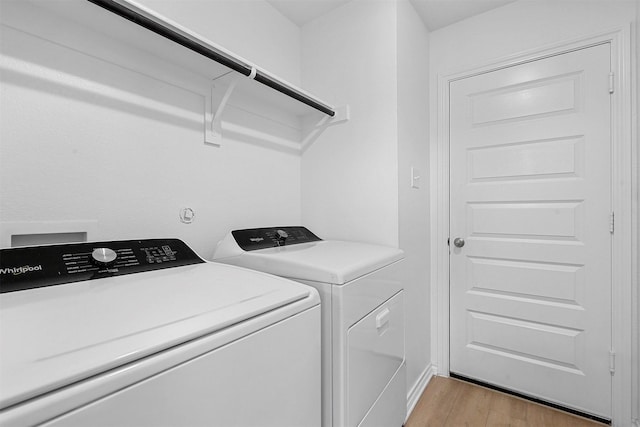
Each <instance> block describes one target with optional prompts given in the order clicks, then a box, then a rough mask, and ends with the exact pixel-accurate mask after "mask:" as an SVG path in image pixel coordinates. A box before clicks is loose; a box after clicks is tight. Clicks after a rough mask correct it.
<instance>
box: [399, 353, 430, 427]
mask: <svg viewBox="0 0 640 427" xmlns="http://www.w3.org/2000/svg"><path fill="white" fill-rule="evenodd" d="M436 372H437V369H436V367H435V366H433V365H432V364H431V363H430V364H429V365H427V367H426V368H425V370H424V371H422V374H421V375H420V377H419V378H418V381H416V383H415V384H414V386H413V388H412V389H411V391H409V393H407V418H406V419H405V422H406V421H407V420H408V419H409V416H410V415H411V412H412V411H413V408H415V407H416V404H417V403H418V400H419V399H420V396H422V393H423V392H424V389H425V388H427V384H429V381H431V378H432V377H433V376H434V375H435V374H436Z"/></svg>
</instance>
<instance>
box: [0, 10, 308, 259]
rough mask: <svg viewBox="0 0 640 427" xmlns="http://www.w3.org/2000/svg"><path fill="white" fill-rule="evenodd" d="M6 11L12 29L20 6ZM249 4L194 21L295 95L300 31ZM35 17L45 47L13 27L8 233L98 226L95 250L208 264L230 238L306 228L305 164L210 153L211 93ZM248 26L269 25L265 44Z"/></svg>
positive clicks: (234, 146) (269, 155) (244, 152)
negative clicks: (229, 234) (166, 249)
mask: <svg viewBox="0 0 640 427" xmlns="http://www.w3.org/2000/svg"><path fill="white" fill-rule="evenodd" d="M2 3H3V4H2V7H3V11H2V12H3V13H2V19H3V20H4V21H6V20H8V19H10V17H9V16H8V14H7V13H4V12H6V11H7V10H8V9H7V8H8V7H9V6H10V3H9V2H2ZM238 3H243V4H242V5H239V4H238ZM250 3H251V7H249V5H248V4H246V3H245V2H234V1H227V2H225V1H216V2H199V3H198V8H197V9H194V10H193V11H194V12H195V14H194V15H193V16H192V18H196V17H202V16H204V15H206V14H208V15H209V16H211V17H214V18H213V19H212V21H215V22H218V21H220V22H222V21H224V22H225V25H221V26H219V27H218V26H215V25H212V26H210V27H208V28H206V30H207V34H206V35H207V37H209V38H211V39H212V40H214V41H219V40H223V41H224V42H221V44H223V45H224V43H232V42H233V43H235V44H234V46H232V47H233V48H238V49H240V50H242V54H243V55H244V56H246V57H247V58H249V59H251V60H254V61H256V62H258V61H262V60H264V61H265V62H269V63H268V64H264V68H271V69H272V70H273V71H274V72H278V71H280V72H282V73H283V74H286V77H287V78H289V79H290V80H292V81H299V63H300V51H299V39H300V37H299V29H298V28H297V27H295V26H294V25H293V24H292V23H290V22H289V21H288V20H286V19H285V18H284V17H282V16H281V15H279V14H277V13H276V12H275V11H272V10H271V6H269V5H268V4H266V3H265V2H263V1H253V2H250ZM21 4H23V5H24V2H21ZM178 4H182V3H181V2H177V1H176V2H175V3H174V4H173V5H174V6H177V5H178ZM21 7H27V5H24V6H21ZM204 8H207V10H204ZM178 9H180V10H182V9H181V8H178ZM178 9H176V10H178ZM184 9H187V8H184ZM269 10H271V11H272V12H273V13H266V12H268V11H269ZM183 11H184V10H183ZM32 17H33V20H34V21H35V20H37V19H36V18H37V17H40V18H38V19H42V20H43V22H42V25H39V26H38V25H36V26H35V27H34V28H32V29H31V30H29V31H32V32H34V33H36V35H35V36H34V35H33V34H29V31H27V32H24V31H17V30H15V29H11V28H9V27H8V26H3V31H4V33H3V35H2V54H3V58H2V62H1V64H0V66H1V67H2V69H1V71H2V74H1V79H0V80H1V88H0V90H1V91H2V100H1V102H0V120H1V122H0V132H1V133H0V221H1V222H0V227H2V228H3V229H4V230H5V231H6V230H7V229H8V228H11V227H13V226H14V225H15V223H16V222H17V223H20V224H21V226H23V227H26V229H27V230H29V231H30V232H47V230H48V229H49V228H50V227H53V228H59V227H58V226H57V225H56V224H58V225H59V224H70V225H69V226H68V227H69V228H74V225H73V224H75V223H78V222H81V223H83V224H84V223H85V222H87V221H88V222H94V223H95V224H96V226H95V228H94V229H92V231H93V232H92V233H90V235H89V239H91V240H109V239H127V238H145V237H160V236H166V237H179V238H182V239H184V240H185V241H187V243H188V244H190V245H191V246H192V247H193V248H194V249H196V250H197V251H198V252H199V253H200V254H201V255H202V256H204V257H210V256H211V255H212V253H213V250H214V247H215V244H216V242H217V241H218V240H219V239H220V238H222V237H223V235H224V234H225V233H226V231H228V230H229V229H230V228H240V227H251V226H266V225H273V224H288V223H291V224H295V223H299V222H300V203H301V202H300V158H299V156H297V155H292V154H287V153H286V152H281V151H278V150H273V149H269V148H264V147H261V146H260V144H259V141H258V143H257V144H256V143H255V141H252V142H254V143H253V144H247V143H246V142H245V141H238V140H232V139H228V138H225V139H223V141H222V145H221V147H215V146H211V145H205V144H204V142H203V141H204V101H205V98H204V95H203V91H202V89H205V90H206V89H208V85H209V82H208V81H205V80H204V79H203V78H202V77H201V76H198V75H194V74H191V73H189V72H188V71H186V70H183V69H181V68H180V67H177V66H175V64H170V63H166V62H163V61H161V60H159V59H158V58H155V57H152V56H150V55H149V54H147V53H145V52H143V51H136V50H134V49H132V48H130V47H129V46H128V45H125V44H120V43H118V42H116V41H113V40H110V39H108V38H105V37H103V36H101V35H99V34H96V33H94V32H93V31H92V30H91V29H90V28H82V27H80V26H77V25H74V24H71V23H67V22H56V21H55V20H53V18H50V17H49V16H48V15H47V13H45V12H40V13H33V14H32ZM183 19H184V18H183ZM247 21H250V22H252V23H254V24H255V25H257V24H256V23H257V22H259V23H260V24H259V25H260V29H261V33H260V35H259V37H258V36H257V35H256V34H255V33H253V32H251V31H245V30H244V28H245V26H246V23H247ZM48 22H51V24H50V25H49V24H48ZM10 25H12V24H10ZM56 28H64V31H62V32H61V31H56ZM241 28H242V29H243V30H242V31H241V30H240V29H241ZM47 31H49V32H48V33H46V34H45V32H47ZM49 35H51V37H58V36H59V37H61V38H62V39H64V40H63V42H59V41H56V43H53V42H49V41H47V39H46V38H47V37H49ZM40 36H42V37H40ZM62 39H61V40H62ZM66 41H68V42H69V43H70V44H71V45H72V46H67V45H65V43H66ZM285 41H286V42H285ZM76 44H77V45H76ZM272 54H273V58H272V57H271V55H272ZM291 64H293V65H291ZM258 65H263V64H261V63H258ZM290 65H291V68H289V66H290ZM252 120H254V118H252V117H251V116H247V123H250V122H251V121H252ZM182 207H191V208H193V209H194V210H195V212H196V218H195V221H194V222H193V223H192V224H190V225H186V224H182V223H181V222H180V220H179V217H178V213H179V210H180V209H181V208H182ZM52 223H53V226H52V225H51V224H52ZM63 228H64V226H63ZM76 231H77V230H76Z"/></svg>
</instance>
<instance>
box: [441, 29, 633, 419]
mask: <svg viewBox="0 0 640 427" xmlns="http://www.w3.org/2000/svg"><path fill="white" fill-rule="evenodd" d="M631 29H632V26H631V24H628V25H625V26H623V27H619V28H615V29H612V30H609V31H604V32H598V33H594V34H590V35H587V36H584V37H580V38H577V39H572V40H568V41H564V42H560V43H556V44H553V45H550V46H545V47H541V48H537V49H534V50H529V51H525V52H520V53H517V54H515V55H510V56H508V57H505V58H501V59H498V60H495V61H491V62H488V63H485V64H481V65H478V66H476V67H473V68H468V69H465V70H459V71H457V72H454V73H448V74H445V75H440V74H439V75H438V76H437V84H438V86H437V89H438V94H437V100H438V106H437V137H436V139H435V141H432V142H431V147H430V154H431V170H432V176H431V206H432V215H431V236H432V237H431V254H432V255H431V265H432V266H433V268H432V273H431V283H432V294H431V308H432V317H431V320H432V323H431V324H432V328H431V333H432V342H434V344H435V346H434V352H433V356H432V358H433V359H435V360H434V362H435V368H436V369H435V371H436V372H437V374H438V375H443V376H448V375H449V350H450V348H449V345H450V344H449V316H450V313H449V286H450V284H449V246H448V244H447V239H448V238H449V215H450V212H449V200H450V199H449V192H450V190H449V188H450V187H449V173H450V167H449V84H450V83H451V82H452V81H455V80H460V79H463V78H467V77H472V76H475V75H478V74H483V73H487V72H491V71H496V70H500V69H503V68H507V67H511V66H514V65H519V64H523V63H527V62H532V61H535V60H539V59H544V58H546V57H550V56H555V55H559V54H563V53H568V52H571V51H575V50H579V49H584V48H587V47H590V46H595V45H599V44H603V43H610V44H611V58H612V60H611V67H612V71H613V72H614V88H615V91H614V95H613V96H612V99H611V114H612V117H611V129H612V134H611V137H612V158H611V162H612V165H611V166H612V181H611V182H612V207H613V210H614V212H615V232H614V234H613V240H612V296H611V297H612V319H611V324H612V344H611V346H612V350H613V351H614V352H615V369H616V373H615V375H614V376H613V377H612V421H613V422H612V424H613V425H614V426H615V425H629V424H630V423H631V421H630V420H631V419H632V412H633V411H632V407H633V403H632V398H633V394H634V393H635V391H632V390H633V389H634V388H636V387H638V384H637V382H638V381H640V379H638V378H635V379H632V375H635V376H638V373H637V372H635V369H633V363H632V362H633V361H635V363H637V361H638V355H637V354H635V353H636V352H637V350H635V349H634V347H633V346H634V345H635V346H636V347H637V345H638V344H637V343H636V342H635V341H636V338H635V337H634V336H633V335H632V334H637V332H638V331H637V329H636V328H634V327H633V324H632V319H634V318H637V314H638V302H637V301H633V300H632V297H633V296H634V293H633V290H632V288H633V285H632V283H633V280H634V269H635V268H637V266H634V263H633V260H634V259H637V257H638V253H637V252H635V251H636V250H637V247H638V236H637V233H638V230H636V229H635V227H634V225H633V224H637V223H638V219H639V218H638V207H637V206H634V205H633V203H634V200H633V194H636V193H634V192H637V191H638V188H637V186H638V183H637V181H638V176H637V174H638V171H637V168H636V169H634V168H633V164H632V163H633V160H632V159H634V158H635V157H633V156H637V155H638V153H637V151H636V150H637V149H638V148H637V147H634V146H633V144H632V137H634V136H636V137H637V124H636V123H635V122H634V121H633V120H632V114H633V112H634V105H635V104H632V102H637V100H635V93H632V90H636V87H635V86H634V85H633V84H632V82H633V80H632V77H636V76H632V72H633V73H634V74H636V72H635V69H634V67H633V66H632V62H631V61H632V60H633V61H635V60H636V58H635V53H634V52H633V51H632V49H631V47H632V46H633V42H632V39H631V34H632V31H631ZM625 319H626V321H625ZM636 399H637V397H636V398H634V400H636ZM636 416H637V415H636Z"/></svg>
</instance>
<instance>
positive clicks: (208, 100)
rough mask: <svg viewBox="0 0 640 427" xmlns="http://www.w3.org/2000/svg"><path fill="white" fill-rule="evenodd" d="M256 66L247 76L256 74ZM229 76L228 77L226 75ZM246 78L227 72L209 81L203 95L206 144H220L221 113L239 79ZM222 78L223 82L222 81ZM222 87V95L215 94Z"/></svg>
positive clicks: (250, 76) (251, 77) (251, 76)
mask: <svg viewBox="0 0 640 427" xmlns="http://www.w3.org/2000/svg"><path fill="white" fill-rule="evenodd" d="M256 73H257V70H256V67H252V69H251V74H250V75H249V76H247V77H248V78H250V79H253V78H254V77H255V76H256ZM227 76H230V77H227ZM244 78H246V77H245V76H243V75H242V74H238V73H234V72H229V73H226V74H223V75H222V76H219V77H216V78H215V79H213V81H212V83H211V88H210V90H209V92H208V94H207V95H206V96H205V105H206V108H205V140H204V142H205V143H207V144H211V145H215V146H218V147H219V146H220V145H221V143H222V113H223V112H224V109H225V108H226V106H227V103H228V102H229V98H231V94H232V93H233V91H234V89H235V88H236V85H237V84H238V82H239V81H240V79H244ZM223 80H224V83H222V81H223ZM222 87H224V88H225V90H224V94H223V95H222V97H221V98H220V97H218V96H216V91H218V90H219V88H222Z"/></svg>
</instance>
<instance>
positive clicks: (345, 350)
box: [213, 227, 407, 427]
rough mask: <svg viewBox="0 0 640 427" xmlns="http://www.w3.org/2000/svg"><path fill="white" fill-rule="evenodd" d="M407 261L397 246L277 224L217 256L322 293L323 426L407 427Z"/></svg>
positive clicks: (239, 235) (237, 233)
mask: <svg viewBox="0 0 640 427" xmlns="http://www.w3.org/2000/svg"><path fill="white" fill-rule="evenodd" d="M403 257H404V254H403V252H402V251H401V250H399V249H395V248H388V247H384V246H376V245H369V244H362V243H355V242H343V241H325V240H321V239H320V238H318V237H317V236H316V235H314V234H313V233H311V232H310V231H309V230H308V229H306V228H304V227H277V228H255V229H247V230H234V231H232V232H230V233H229V234H228V235H227V236H226V237H225V238H224V239H223V240H222V241H220V242H219V243H218V246H217V249H216V251H215V254H214V257H213V259H214V261H217V262H222V263H227V264H234V265H239V266H243V267H247V268H251V269H254V270H259V271H264V272H267V273H271V274H275V275H278V276H282V277H286V278H290V279H293V280H297V281H299V282H302V283H304V284H307V285H311V286H313V287H314V288H316V289H317V290H318V292H320V298H321V301H322V347H323V351H322V371H323V372H322V425H323V426H324V427H343V426H345V427H356V426H360V427H365V426H376V427H400V426H401V425H403V423H404V421H405V417H406V410H407V406H406V405H407V399H406V373H405V371H406V368H405V348H404V302H403V286H402V282H401V280H400V277H401V275H400V270H399V268H400V265H401V263H402V259H403Z"/></svg>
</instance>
